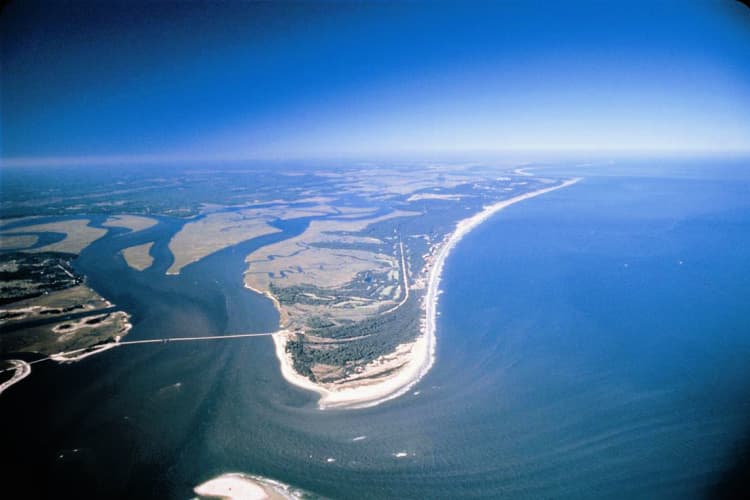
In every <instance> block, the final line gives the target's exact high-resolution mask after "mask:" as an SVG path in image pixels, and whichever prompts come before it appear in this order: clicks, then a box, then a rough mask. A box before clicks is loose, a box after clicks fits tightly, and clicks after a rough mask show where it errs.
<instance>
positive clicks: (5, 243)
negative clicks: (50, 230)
mask: <svg viewBox="0 0 750 500" xmlns="http://www.w3.org/2000/svg"><path fill="white" fill-rule="evenodd" d="M37 241H39V238H38V237H37V236H34V235H33V234H22V235H17V236H2V235H0V250H23V249H24V248H29V247H30V246H33V245H35V244H36V242H37Z"/></svg>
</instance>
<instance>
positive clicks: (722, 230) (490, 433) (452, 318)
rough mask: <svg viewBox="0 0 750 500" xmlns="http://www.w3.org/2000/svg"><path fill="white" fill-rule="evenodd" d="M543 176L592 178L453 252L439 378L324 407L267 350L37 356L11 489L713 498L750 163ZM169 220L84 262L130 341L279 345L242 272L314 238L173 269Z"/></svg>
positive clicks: (191, 348) (26, 389)
mask: <svg viewBox="0 0 750 500" xmlns="http://www.w3.org/2000/svg"><path fill="white" fill-rule="evenodd" d="M544 172H545V170H544V169H542V170H540V171H539V173H542V174H543V173H544ZM548 172H552V173H556V174H563V173H565V174H567V173H570V174H571V175H580V176H583V177H585V178H584V180H583V181H581V182H579V183H578V184H576V185H574V186H572V187H569V188H566V189H562V190H559V191H555V192H552V193H548V194H545V195H543V196H540V197H537V198H534V199H531V200H528V201H524V202H522V203H519V204H516V205H513V206H511V207H509V208H507V209H506V210H504V211H502V212H500V213H499V214H497V215H496V216H494V217H493V218H492V219H491V220H489V221H488V222H486V223H485V224H483V225H482V226H480V227H479V228H477V229H476V230H475V231H473V232H472V233H470V234H469V235H468V236H467V237H466V238H465V239H463V240H462V241H461V242H460V244H459V245H458V246H457V247H456V248H455V250H454V252H453V253H452V254H451V256H450V257H449V258H448V261H447V264H446V267H445V274H444V277H443V281H442V287H443V290H444V293H443V294H442V296H441V298H440V304H439V311H440V318H439V321H438V331H437V338H438V344H437V345H438V349H437V361H436V363H435V365H434V367H433V369H432V371H431V372H430V373H429V374H428V375H427V376H426V377H425V378H424V379H423V381H422V382H421V383H420V384H419V385H418V386H417V387H415V389H414V392H413V393H411V394H409V395H406V396H403V397H401V398H398V399H397V400H394V401H392V402H389V403H386V404H383V405H381V406H378V407H376V408H371V409H367V410H358V411H325V412H321V411H318V410H317V409H315V405H314V400H313V399H312V398H311V396H310V395H309V394H307V393H305V392H303V391H300V390H297V389H294V388H292V387H289V386H288V385H287V384H286V383H285V382H284V381H283V379H282V378H281V376H280V374H279V369H278V364H277V361H276V359H275V356H274V354H273V345H272V342H271V340H270V339H268V338H253V339H243V340H231V341H230V340H226V341H216V342H203V343H200V342H196V343H185V344H180V345H177V344H168V345H156V346H154V345H143V346H129V347H122V348H118V349H115V350H112V351H108V352H106V353H104V354H101V355H99V356H95V357H92V358H89V359H88V360H86V361H83V362H80V363H77V364H73V365H68V366H60V365H52V364H46V363H41V364H38V365H35V367H34V372H33V373H32V375H31V376H30V377H29V378H28V379H26V380H24V381H23V382H21V383H20V384H18V385H17V386H15V387H14V388H12V389H11V390H9V391H8V392H7V393H5V394H4V395H3V396H2V398H0V428H1V429H2V432H3V451H4V456H6V457H12V462H13V463H12V465H10V466H9V467H7V468H4V470H3V473H2V474H3V477H2V481H3V483H4V485H9V484H12V483H14V482H20V481H23V480H31V482H30V483H28V484H27V488H28V491H30V493H31V495H30V496H47V497H52V496H56V497H59V495H60V494H61V493H63V492H64V493H65V494H66V496H67V495H69V494H71V493H72V494H75V495H78V496H79V497H81V498H92V497H98V498H175V499H187V498H191V496H192V488H193V487H194V486H196V485H197V484H199V483H201V482H203V481H205V480H207V479H210V478H212V477H213V476H215V475H218V474H221V473H224V472H246V473H250V474H258V475H262V476H266V477H269V478H272V479H275V480H278V481H282V482H285V483H288V484H291V485H293V486H294V487H297V488H301V489H304V490H306V491H309V492H312V493H315V494H318V495H322V496H327V497H333V498H396V497H398V498H415V499H416V498H461V497H464V498H466V497H473V498H529V499H532V498H533V499H536V498H571V499H589V498H590V499H599V498H623V499H625V498H627V499H630V498H650V499H660V498H680V499H684V498H703V497H711V496H716V495H718V492H719V491H718V490H716V489H715V487H716V485H718V484H721V483H727V481H729V482H731V481H732V480H733V478H735V477H736V475H737V474H741V473H742V472H743V469H742V467H743V464H746V462H743V457H746V456H747V450H748V449H750V440H748V438H750V312H749V311H750V305H749V304H748V300H749V299H750V258H749V257H750V254H749V251H750V163H747V164H743V163H742V162H737V161H735V162H725V163H721V164H718V163H716V162H711V161H708V160H705V161H704V162H703V163H700V162H698V163H696V162H690V163H686V164H684V165H682V164H675V163H670V164H668V165H663V164H661V163H658V162H640V163H635V162H633V163H631V164H625V165H619V164H618V165H609V166H590V167H575V168H573V167H564V168H563V167H557V168H555V169H548ZM178 226H179V224H178V223H177V222H175V221H173V220H169V219H163V220H162V222H161V224H160V225H159V226H156V227H154V228H152V229H149V230H147V231H145V232H143V233H138V234H137V235H130V234H127V233H126V232H125V231H124V230H116V231H114V232H113V233H111V234H110V236H108V237H106V238H104V239H102V240H100V241H99V242H97V243H95V244H94V245H92V247H90V248H89V249H88V250H86V251H85V252H84V253H83V254H82V255H81V257H80V259H79V261H78V264H77V265H78V267H79V269H80V270H81V271H83V272H86V273H87V274H89V275H90V277H91V278H90V283H91V285H92V286H93V287H94V288H96V289H97V290H99V291H100V292H101V293H102V294H103V295H104V296H105V297H107V298H109V299H110V300H112V301H113V302H115V303H117V304H118V305H120V306H122V307H124V308H125V309H126V310H128V311H130V312H131V313H132V314H133V319H134V323H135V327H134V329H133V331H132V333H131V334H130V338H131V339H138V338H158V337H163V336H165V335H168V336H173V335H178V334H179V335H180V336H190V335H195V336H197V335H205V334H207V333H208V334H212V333H213V334H221V333H238V332H252V331H269V330H273V329H274V328H275V326H276V322H277V317H276V314H275V312H274V310H273V307H272V306H271V304H270V302H269V301H267V300H266V299H264V298H262V297H259V296H257V295H256V294H253V293H251V292H249V291H246V290H244V289H243V288H242V271H243V270H244V264H243V259H244V256H245V255H247V253H249V251H250V250H252V248H254V247H255V246H257V245H259V244H262V243H263V242H264V241H265V242H267V241H272V240H273V239H274V238H281V237H285V236H289V235H291V234H295V233H297V232H299V231H301V230H302V229H303V228H304V221H301V222H298V223H297V224H294V225H289V226H288V227H284V231H285V232H284V233H279V234H276V235H271V236H268V237H266V240H263V241H255V242H249V243H244V244H241V245H239V246H237V247H234V248H231V249H228V250H225V251H222V252H219V253H217V254H215V255H214V256H212V257H209V258H207V259H205V260H204V261H201V262H199V263H197V264H195V265H192V266H189V267H187V268H186V269H185V270H184V272H183V274H182V275H180V276H178V277H174V276H165V275H164V274H163V273H164V270H165V269H166V268H167V267H168V265H169V260H170V256H169V254H168V252H167V251H166V242H167V241H168V238H169V235H171V234H172V233H174V231H176V230H177V229H178ZM146 241H157V245H156V247H155V253H156V258H157V264H156V266H155V267H154V268H153V269H151V270H149V271H146V272H144V273H139V272H137V271H133V270H131V269H128V268H127V266H125V264H124V262H123V261H122V259H121V258H120V257H118V256H117V255H116V252H117V250H118V249H120V248H123V247H126V246H130V245H133V244H138V243H143V242H146ZM361 436H365V438H364V439H358V440H356V441H354V440H353V439H354V438H355V437H361ZM396 454H405V456H401V457H397V456H396ZM330 459H332V460H330Z"/></svg>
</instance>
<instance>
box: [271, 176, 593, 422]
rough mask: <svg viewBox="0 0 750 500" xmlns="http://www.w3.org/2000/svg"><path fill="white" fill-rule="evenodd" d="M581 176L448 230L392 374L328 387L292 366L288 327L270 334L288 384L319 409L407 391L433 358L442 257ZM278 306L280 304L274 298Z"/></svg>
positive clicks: (359, 404) (518, 198)
mask: <svg viewBox="0 0 750 500" xmlns="http://www.w3.org/2000/svg"><path fill="white" fill-rule="evenodd" d="M580 180H581V179H580V178H576V179H570V180H567V181H565V182H563V183H561V184H558V185H556V186H551V187H547V188H543V189H538V190H536V191H531V192H528V193H524V194H521V195H518V196H515V197H513V198H509V199H507V200H502V201H499V202H497V203H494V204H492V205H489V206H487V207H485V208H484V210H482V211H481V212H479V213H477V214H475V215H473V216H472V217H469V218H467V219H463V220H462V221H460V222H459V223H458V224H457V225H456V229H455V231H453V233H451V234H450V235H449V236H448V237H447V238H446V240H445V241H444V242H443V243H442V245H441V246H440V249H439V250H438V252H437V255H436V257H435V260H434V262H433V264H432V267H431V268H430V270H429V274H428V280H427V293H426V295H425V298H424V302H423V304H422V310H423V311H424V317H423V323H422V331H421V334H420V336H419V337H418V338H417V339H416V340H415V341H413V342H410V343H407V344H401V345H400V346H398V347H397V349H396V351H399V352H400V353H401V354H403V355H404V357H406V358H407V360H406V362H405V363H404V364H403V366H402V367H401V368H400V369H398V370H396V371H395V372H394V373H393V374H392V375H390V376H388V377H386V378H384V379H379V380H378V381H377V382H375V383H367V382H363V383H362V384H361V385H358V386H353V387H347V388H345V389H342V390H331V389H328V388H326V387H323V386H321V385H319V384H316V383H315V382H313V381H311V380H310V379H308V378H307V377H304V376H302V375H300V374H299V373H297V372H296V371H295V370H294V367H293V363H292V358H291V355H290V354H289V353H287V352H286V343H287V341H288V340H289V338H290V336H291V335H292V333H291V332H289V331H288V330H280V331H278V332H276V333H275V334H274V335H273V341H274V345H275V351H276V357H277V358H278V359H279V364H280V367H281V374H282V376H283V377H284V379H286V380H287V382H289V383H290V384H293V385H295V386H297V387H300V388H302V389H307V390H310V391H314V392H316V393H318V394H319V395H320V400H319V401H318V407H319V408H320V409H329V408H340V409H356V408H367V407H371V406H375V405H378V404H380V403H382V402H384V401H388V400H390V399H393V398H396V397H399V396H401V395H403V394H405V393H406V392H408V391H409V390H410V389H411V388H412V387H413V386H414V385H415V384H416V383H417V382H419V381H420V380H421V379H422V377H424V376H425V375H426V374H427V372H429V370H430V368H432V365H433V364H434V362H435V345H436V337H435V328H436V319H437V302H438V293H439V286H440V278H441V275H442V271H443V265H444V264H445V260H446V259H447V257H448V255H449V254H450V252H451V250H452V249H453V247H455V245H456V244H457V243H458V242H459V241H461V238H463V237H464V236H465V235H466V234H467V233H469V232H470V231H471V230H472V229H474V228H475V227H477V226H478V225H479V224H481V223H482V222H484V221H486V220H487V219H488V218H489V217H491V216H492V215H494V214H495V213H497V212H499V211H500V210H502V209H504V208H506V207H508V206H510V205H513V204H515V203H518V202H520V201H524V200H528V199H530V198H534V197H536V196H539V195H542V194H545V193H548V192H550V191H555V190H557V189H562V188H564V187H567V186H570V185H572V184H575V183H576V182H578V181H580ZM274 304H275V305H276V307H277V309H278V307H279V304H278V302H277V301H275V300H274ZM376 365H377V360H376V362H373V363H370V364H369V365H368V368H375V366H376ZM367 375H368V369H367V368H366V369H365V371H364V372H363V373H362V374H360V376H361V378H366V377H367Z"/></svg>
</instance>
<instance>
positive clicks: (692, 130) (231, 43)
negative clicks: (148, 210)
mask: <svg viewBox="0 0 750 500" xmlns="http://www.w3.org/2000/svg"><path fill="white" fill-rule="evenodd" d="M0 42H1V43H2V46H1V47H0V64H1V67H0V85H1V86H0V118H1V120H0V138H1V141H2V142H1V143H0V157H2V160H3V164H4V165H13V164H55V163H60V164H64V163H66V162H71V163H87V162H91V163H108V162H128V161H139V160H141V161H160V160H163V161H183V160H184V161H190V160H194V159H212V158H217V159H244V158H248V159H263V158H327V157H337V158H338V157H358V158H367V157H388V156H393V157H398V156H399V155H403V156H409V155H411V156H417V157H418V156H419V155H432V156H436V155H437V156H439V155H441V154H444V155H453V156H461V155H462V154H467V155H468V154H470V153H475V152H486V153H488V154H492V153H502V152H507V151H548V152H555V151H631V152H658V151H667V152H669V151H674V152H683V153H688V154H691V153H722V152H729V153H736V152H750V9H748V8H747V7H745V6H744V5H742V4H741V3H739V2H734V1H699V0H693V1H684V0H681V1H674V2H673V1H661V2H660V1H658V0H657V1H648V2H638V1H628V2H619V1H618V2H615V1H611V2H607V1H596V2H595V1H589V2H563V1H561V2H549V1H547V2H535V1H523V2H521V1H519V2H502V1H496V2H470V1H464V2H453V3H450V2H416V1H412V2H382V1H381V2H355V1H348V2H332V1H324V2H296V3H287V2H270V3H257V2H242V3H240V2H235V3H232V2H229V3H221V4H219V3H216V2H214V3H208V2H190V3H185V2H182V3H165V2H159V3H153V2H151V3H149V2H145V3H144V2H123V3H117V2H95V3H80V2H79V3H76V2H73V3H70V2H49V1H48V2H42V3H35V2H11V3H10V4H9V5H7V6H5V7H4V9H3V10H2V12H0Z"/></svg>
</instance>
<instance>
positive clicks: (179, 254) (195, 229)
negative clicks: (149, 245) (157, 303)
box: [167, 212, 279, 274]
mask: <svg viewBox="0 0 750 500" xmlns="http://www.w3.org/2000/svg"><path fill="white" fill-rule="evenodd" d="M278 231H279V229H277V228H275V227H273V226H270V225H268V223H266V222H265V221H264V220H262V219H261V220H259V219H257V218H255V217H250V216H246V215H243V214H241V213H235V212H231V213H213V214H208V215H206V216H205V217H204V218H202V219H199V220H196V221H194V222H188V223H187V224H185V225H184V226H183V227H182V229H181V230H180V231H179V232H178V233H177V234H176V235H174V237H173V238H172V240H171V241H170V242H169V250H170V251H171V252H172V255H173V256H174V262H173V263H172V265H171V266H170V267H169V269H168V270H167V274H179V273H180V271H181V270H182V268H183V267H185V266H187V265H188V264H191V263H193V262H197V261H199V260H200V259H202V258H203V257H206V256H208V255H210V254H212V253H214V252H217V251H219V250H221V249H222V248H226V247H229V246H232V245H236V244H237V243H239V242H241V241H245V240H250V239H253V238H257V237H259V236H263V235H266V234H272V233H276V232H278Z"/></svg>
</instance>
